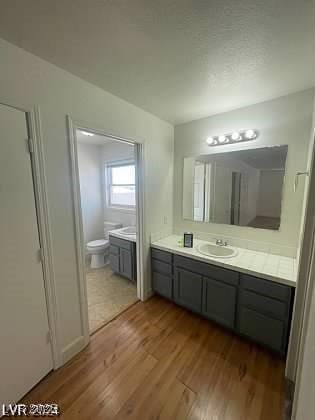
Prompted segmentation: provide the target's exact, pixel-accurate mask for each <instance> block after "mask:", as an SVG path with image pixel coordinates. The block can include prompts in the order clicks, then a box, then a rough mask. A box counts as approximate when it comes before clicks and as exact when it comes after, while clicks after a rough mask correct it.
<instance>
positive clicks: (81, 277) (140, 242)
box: [66, 115, 145, 345]
mask: <svg viewBox="0 0 315 420" xmlns="http://www.w3.org/2000/svg"><path fill="white" fill-rule="evenodd" d="M66 120H67V130H68V141H69V151H70V169H71V181H72V196H73V197H72V198H73V206H74V209H73V210H74V222H75V236H76V259H77V271H78V281H79V291H80V314H81V327H82V332H83V336H84V343H85V345H87V344H88V343H89V341H90V332H89V322H88V302H87V287H86V271H85V244H84V237H83V222H82V206H81V194H80V178H79V165H78V153H77V137H76V130H77V129H79V130H83V131H88V132H90V133H93V134H96V135H100V136H105V137H109V138H112V139H113V140H116V141H120V142H124V143H129V144H133V145H134V146H135V161H136V186H137V187H136V205H137V211H136V226H137V232H138V235H137V243H136V250H137V296H138V299H140V300H144V299H145V295H144V238H145V226H144V220H145V218H144V182H143V181H144V146H143V143H140V142H137V141H136V140H134V139H129V138H125V137H119V136H116V135H113V134H108V132H107V131H106V130H103V129H99V128H94V127H93V125H92V124H86V123H81V122H80V121H77V120H74V119H72V118H71V116H70V115H67V117H66Z"/></svg>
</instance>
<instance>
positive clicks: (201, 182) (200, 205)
mask: <svg viewBox="0 0 315 420" xmlns="http://www.w3.org/2000/svg"><path fill="white" fill-rule="evenodd" d="M204 201H205V165H204V164H203V163H196V166H195V176H194V220H196V221H198V222H203V214H204Z"/></svg>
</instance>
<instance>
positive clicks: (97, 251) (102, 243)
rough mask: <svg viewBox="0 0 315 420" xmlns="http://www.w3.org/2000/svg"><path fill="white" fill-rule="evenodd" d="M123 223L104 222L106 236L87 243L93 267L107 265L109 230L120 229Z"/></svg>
mask: <svg viewBox="0 0 315 420" xmlns="http://www.w3.org/2000/svg"><path fill="white" fill-rule="evenodd" d="M121 227H122V225H121V223H113V222H104V238H102V239H96V240H95V241H90V242H88V243H87V244H86V249H87V252H88V254H90V255H91V264H90V267H91V268H102V267H104V266H105V265H106V255H107V254H108V252H107V250H108V249H109V239H108V236H109V231H111V230H114V229H120V228H121Z"/></svg>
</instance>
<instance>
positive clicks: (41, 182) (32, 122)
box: [0, 101, 62, 369]
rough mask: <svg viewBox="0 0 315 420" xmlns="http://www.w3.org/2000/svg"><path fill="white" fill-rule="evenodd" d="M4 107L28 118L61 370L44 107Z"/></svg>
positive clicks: (54, 347)
mask: <svg viewBox="0 0 315 420" xmlns="http://www.w3.org/2000/svg"><path fill="white" fill-rule="evenodd" d="M0 104H1V105H4V106H7V107H9V108H13V109H16V110H18V111H21V112H23V113H24V114H25V118H26V126H27V132H28V138H27V139H25V142H27V143H29V145H28V148H29V153H30V163H31V171H32V175H33V185H34V200H35V206H36V212H37V225H38V232H39V241H40V246H41V261H42V267H43V281H44V289H45V300H46V308H47V317H48V327H49V336H50V337H49V339H50V346H51V355H52V362H53V368H54V369H57V368H58V367H60V366H61V365H62V357H61V352H60V340H59V335H58V331H59V329H58V325H59V323H58V302H57V293H56V283H55V275H54V268H53V258H52V234H51V227H50V216H49V206H48V195H47V178H46V170H45V155H44V146H43V137H42V129H41V118H40V108H39V106H33V107H32V108H23V107H20V106H16V105H13V104H9V103H6V102H2V101H0ZM26 153H27V150H26Z"/></svg>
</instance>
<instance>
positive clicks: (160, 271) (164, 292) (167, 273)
mask: <svg viewBox="0 0 315 420" xmlns="http://www.w3.org/2000/svg"><path fill="white" fill-rule="evenodd" d="M151 256H152V260H151V265H152V273H153V274H152V288H153V290H154V291H155V292H156V293H158V294H159V295H161V296H164V297H166V298H168V299H172V298H173V266H172V264H173V256H172V254H170V253H168V252H164V251H159V250H157V249H152V250H151Z"/></svg>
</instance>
